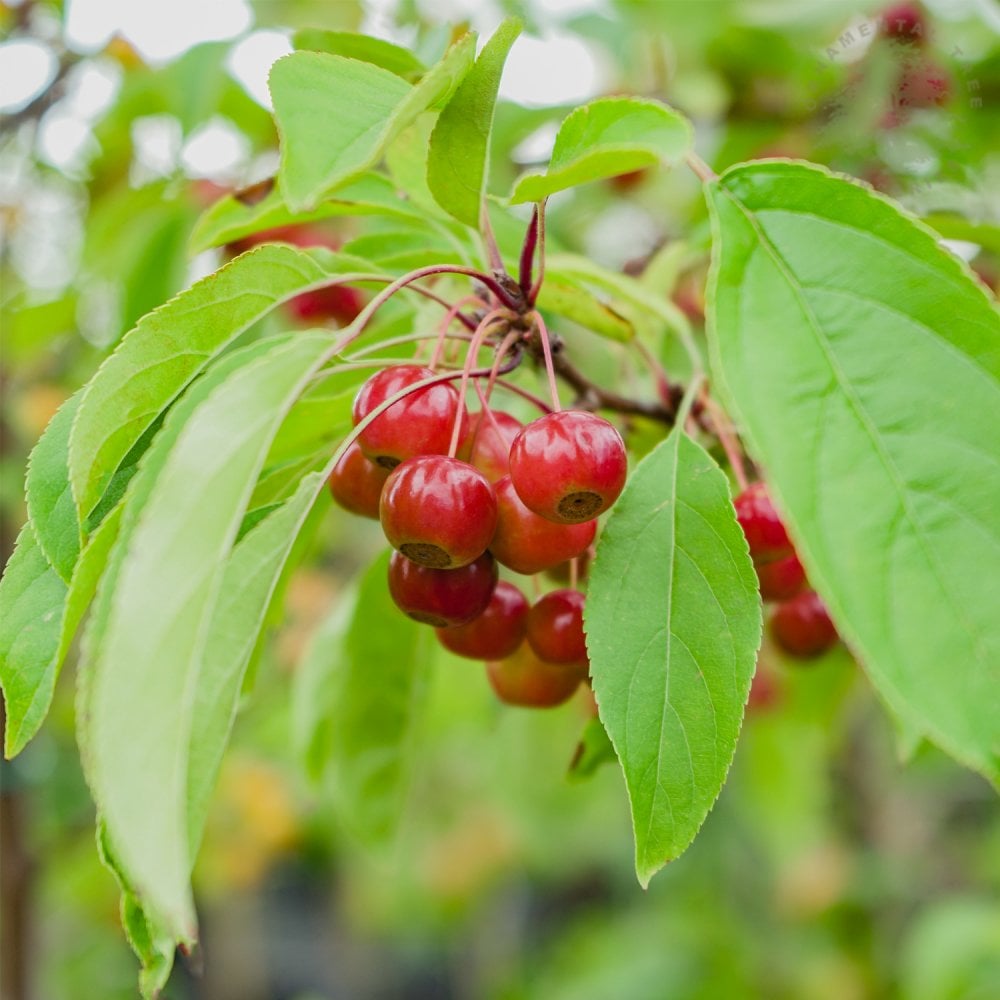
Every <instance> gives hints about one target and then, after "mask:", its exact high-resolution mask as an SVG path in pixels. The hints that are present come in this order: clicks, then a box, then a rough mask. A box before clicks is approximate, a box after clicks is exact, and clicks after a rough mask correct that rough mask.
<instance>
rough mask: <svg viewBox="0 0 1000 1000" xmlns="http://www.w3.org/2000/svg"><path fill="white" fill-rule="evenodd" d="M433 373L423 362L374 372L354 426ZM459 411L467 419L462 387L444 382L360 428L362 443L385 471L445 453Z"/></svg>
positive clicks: (400, 402)
mask: <svg viewBox="0 0 1000 1000" xmlns="http://www.w3.org/2000/svg"><path fill="white" fill-rule="evenodd" d="M433 375H434V372H432V371H431V370H430V368H423V367H421V366H420V365H391V366H390V367H388V368H383V369H382V371H380V372H377V373H376V374H374V375H372V377H371V378H370V379H368V381H367V382H365V384H364V385H363V386H362V387H361V389H360V390H359V391H358V394H357V396H356V397H355V399H354V407H353V410H352V415H353V418H354V426H355V427H357V425H358V424H359V423H360V422H361V421H362V420H363V419H364V418H365V417H366V416H368V414H369V413H371V412H372V410H374V409H375V408H376V407H377V406H379V405H380V404H381V403H384V402H385V401H386V400H387V399H389V398H390V397H391V396H394V395H395V394H396V393H397V392H399V391H400V390H402V389H405V388H406V387H407V386H410V385H413V384H414V383H416V382H420V381H422V380H423V379H425V378H431V377H432V376H433ZM457 414H461V415H462V419H463V420H464V419H466V415H465V403H464V402H463V401H462V399H461V397H460V396H459V394H458V390H457V389H456V388H455V387H454V386H453V385H451V384H450V383H449V382H439V383H437V384H436V385H431V386H428V387H427V388H426V389H420V390H418V391H416V392H414V393H411V394H410V395H409V396H404V397H403V398H402V399H400V400H398V401H397V402H396V403H395V404H394V405H393V406H390V407H389V408H388V409H387V410H384V411H383V412H382V413H381V414H379V416H377V417H376V418H375V419H374V420H373V421H372V422H371V423H370V424H369V425H368V426H367V427H366V428H365V429H364V430H363V431H362V432H361V434H360V435H359V436H358V444H359V445H360V446H361V450H362V451H363V452H364V453H365V455H366V456H367V457H368V458H369V459H371V461H373V462H376V463H377V464H378V465H381V466H382V467H383V468H386V469H394V468H395V467H396V466H397V465H399V463H400V462H404V461H406V459H408V458H415V457H416V456H417V455H446V454H447V453H448V447H449V445H450V444H451V432H452V426H453V424H454V422H455V417H456V415H457Z"/></svg>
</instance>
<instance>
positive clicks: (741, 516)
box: [734, 482, 837, 659]
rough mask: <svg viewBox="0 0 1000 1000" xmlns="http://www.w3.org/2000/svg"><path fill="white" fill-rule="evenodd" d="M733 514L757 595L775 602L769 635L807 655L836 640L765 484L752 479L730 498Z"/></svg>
mask: <svg viewBox="0 0 1000 1000" xmlns="http://www.w3.org/2000/svg"><path fill="white" fill-rule="evenodd" d="M734 504H735V506H736V518H737V520H738V521H739V523H740V527H741V528H742V529H743V533H744V534H745V535H746V538H747V544H748V545H749V547H750V556H751V558H752V559H753V564H754V568H755V569H756V570H757V579H758V581H759V583H760V596H761V597H762V598H763V599H764V600H765V601H768V602H771V603H773V604H775V607H774V609H773V610H772V612H771V617H770V619H769V627H770V631H771V636H772V638H773V639H774V641H775V642H776V643H777V645H778V646H780V647H781V648H782V649H783V650H784V651H785V652H786V653H788V654H790V655H791V656H794V657H798V658H799V659H810V658H812V657H814V656H819V655H820V654H821V653H824V652H826V650H828V649H829V648H830V647H831V646H833V645H834V643H836V641H837V631H836V629H835V628H834V626H833V622H832V621H831V620H830V616H829V614H828V613H827V610H826V607H825V606H824V604H823V602H822V600H821V599H820V597H819V595H818V594H817V593H816V591H814V590H812V589H811V588H810V587H809V582H808V580H807V579H806V572H805V569H804V568H803V566H802V563H801V562H799V557H798V555H796V552H795V549H794V547H793V545H792V542H791V539H789V537H788V532H787V531H786V529H785V525H784V524H783V523H782V521H781V518H780V517H779V515H778V512H777V511H776V510H775V508H774V504H773V503H772V501H771V497H770V495H769V493H768V491H767V487H766V486H765V485H764V483H762V482H758V483H753V484H751V485H750V486H748V487H747V488H746V489H745V490H743V491H742V492H741V493H740V494H739V495H738V496H737V497H736V499H735V501H734Z"/></svg>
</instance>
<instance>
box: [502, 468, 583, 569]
mask: <svg viewBox="0 0 1000 1000" xmlns="http://www.w3.org/2000/svg"><path fill="white" fill-rule="evenodd" d="M494 490H495V491H496V497H497V529H496V532H495V534H494V535H493V540H492V541H491V542H490V551H491V552H492V553H493V555H494V556H496V558H497V561H498V562H501V563H503V565H504V566H507V567H508V568H510V569H512V570H514V571H515V572H517V573H524V574H526V575H530V574H532V573H540V572H542V570H546V569H551V568H552V567H553V566H558V565H559V564H560V563H563V562H565V561H566V560H567V559H572V558H573V557H574V556H578V555H581V554H582V553H584V552H586V550H587V548H588V547H589V546H590V545H591V543H592V542H593V541H594V535H595V534H596V532H597V522H596V521H584V522H583V524H556V523H555V521H549V520H547V519H546V518H544V517H539V515H538V514H536V513H534V511H530V510H528V508H527V507H525V506H524V504H523V503H522V502H521V498H520V497H519V496H518V495H517V491H516V490H515V489H514V484H513V483H512V482H511V481H510V476H504V478H503V479H501V480H500V481H499V482H498V483H496V485H495V486H494Z"/></svg>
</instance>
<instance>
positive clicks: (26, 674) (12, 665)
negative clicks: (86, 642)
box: [0, 508, 120, 758]
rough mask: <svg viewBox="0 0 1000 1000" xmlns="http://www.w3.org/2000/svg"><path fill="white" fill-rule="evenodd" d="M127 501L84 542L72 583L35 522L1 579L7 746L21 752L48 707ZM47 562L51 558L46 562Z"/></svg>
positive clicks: (0, 677) (0, 660) (0, 657)
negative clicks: (56, 565)
mask: <svg viewBox="0 0 1000 1000" xmlns="http://www.w3.org/2000/svg"><path fill="white" fill-rule="evenodd" d="M119 514H120V508H119V509H118V510H117V511H116V512H114V513H112V514H111V515H110V516H108V517H107V518H105V520H104V522H103V523H102V524H101V526H100V528H99V529H98V530H97V531H96V532H95V533H94V534H93V536H91V538H90V541H89V542H88V543H87V545H86V546H85V547H84V550H83V553H82V555H81V558H80V559H79V560H78V561H77V564H76V566H75V568H74V570H73V577H72V579H71V581H70V584H69V587H68V588H67V587H66V585H65V583H64V581H63V580H61V579H60V578H59V576H58V575H57V574H56V572H55V570H53V569H52V567H51V565H49V564H48V562H47V561H46V560H45V558H44V556H43V555H42V553H41V550H40V548H39V547H38V545H37V541H36V540H35V539H34V535H33V532H32V530H31V525H30V523H29V524H27V525H25V527H24V528H23V529H22V532H21V535H20V536H19V538H18V544H17V548H16V549H15V552H14V556H13V557H12V559H11V561H10V563H9V564H8V570H7V573H6V574H5V575H4V578H3V580H2V581H0V620H2V621H3V623H4V631H3V634H2V638H0V684H2V686H3V690H4V698H5V702H6V711H7V723H6V730H5V734H4V754H5V755H6V756H7V757H8V758H10V757H14V756H16V755H17V754H19V753H20V752H21V751H22V750H23V749H24V747H25V745H26V744H27V743H28V741H29V740H30V739H31V738H32V737H33V736H34V735H35V733H37V732H38V730H39V728H40V727H41V725H42V723H43V722H44V721H45V716H46V715H48V712H49V707H50V706H51V704H52V695H53V693H54V692H55V688H56V681H57V680H58V679H59V670H60V668H61V667H62V664H63V662H64V661H65V659H66V655H67V653H68V652H69V648H70V644H71V643H72V641H73V637H74V635H76V630H77V629H78V628H79V626H80V622H81V621H82V620H83V616H84V614H85V613H86V611H87V608H88V606H89V605H90V602H91V599H92V598H93V596H94V592H95V591H96V589H97V581H98V580H99V579H100V576H101V573H102V572H103V570H104V566H105V564H106V562H107V558H108V552H109V550H110V548H111V544H112V542H113V541H114V540H115V537H116V535H117V533H118V516H119ZM43 564H44V565H43Z"/></svg>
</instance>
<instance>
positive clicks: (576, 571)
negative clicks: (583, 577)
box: [569, 556, 580, 590]
mask: <svg viewBox="0 0 1000 1000" xmlns="http://www.w3.org/2000/svg"><path fill="white" fill-rule="evenodd" d="M579 580H580V557H579V556H573V558H572V559H570V561H569V586H570V590H576V589H577V587H578V584H579Z"/></svg>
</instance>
